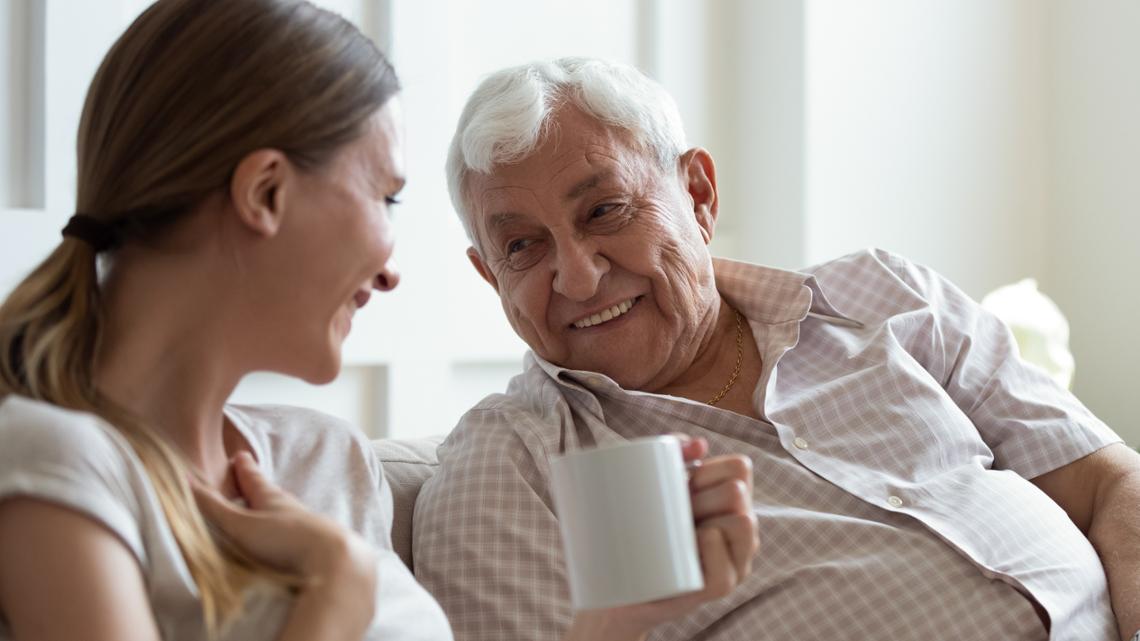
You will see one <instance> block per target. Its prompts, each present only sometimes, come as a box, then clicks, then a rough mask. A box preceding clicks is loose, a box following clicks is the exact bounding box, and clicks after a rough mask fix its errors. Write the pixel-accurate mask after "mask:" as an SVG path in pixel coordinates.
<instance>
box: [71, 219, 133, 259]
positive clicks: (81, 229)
mask: <svg viewBox="0 0 1140 641" xmlns="http://www.w3.org/2000/svg"><path fill="white" fill-rule="evenodd" d="M63 236H64V238H68V237H70V238H78V239H79V240H82V241H83V242H85V243H87V244H88V245H91V248H92V249H94V250H95V253H96V254H98V253H99V252H104V251H107V250H108V249H114V248H115V247H117V246H118V245H119V234H118V233H117V231H116V230H115V228H114V227H113V226H112V225H109V224H107V223H105V222H103V221H101V220H99V219H98V218H95V217H94V216H89V215H87V214H75V215H74V216H72V217H71V219H70V220H68V221H67V226H66V227H64V228H63Z"/></svg>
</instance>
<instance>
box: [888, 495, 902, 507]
mask: <svg viewBox="0 0 1140 641" xmlns="http://www.w3.org/2000/svg"><path fill="white" fill-rule="evenodd" d="M887 503H890V504H891V507H902V504H903V500H902V499H900V498H899V497H897V496H894V495H893V494H892V495H891V496H889V497H887Z"/></svg>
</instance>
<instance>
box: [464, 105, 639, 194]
mask: <svg viewBox="0 0 1140 641" xmlns="http://www.w3.org/2000/svg"><path fill="white" fill-rule="evenodd" d="M653 167H656V160H655V157H654V156H653V154H652V153H651V152H650V151H649V149H648V146H647V145H644V144H641V143H639V141H637V140H636V139H635V138H634V136H633V135H632V134H631V133H630V132H628V131H626V130H624V129H622V128H620V127H616V126H612V125H608V124H606V123H602V122H600V121H598V120H597V119H595V118H593V117H591V116H589V115H587V114H584V113H582V112H581V111H580V110H578V109H577V108H572V107H563V108H560V109H559V110H558V111H557V112H555V114H554V115H553V116H552V118H551V120H550V122H549V123H548V124H547V126H546V127H545V128H544V131H543V134H542V136H541V137H540V138H539V142H538V145H537V147H536V148H535V150H534V151H532V152H531V153H530V154H528V155H527V156H526V157H524V158H522V159H521V160H517V161H514V162H510V163H501V164H498V165H496V166H494V167H493V168H492V169H491V171H490V172H489V173H480V172H471V173H470V174H469V175H468V177H467V189H466V191H467V195H468V200H469V202H471V204H472V205H474V207H473V209H474V211H475V212H479V211H481V210H484V209H485V208H486V207H487V206H488V205H491V204H493V203H495V202H499V201H503V200H508V201H510V200H514V199H517V198H520V197H524V198H525V197H531V198H536V199H554V198H558V199H572V198H574V197H577V196H580V195H582V193H583V192H585V191H586V190H588V189H589V188H591V187H598V186H600V185H602V184H605V183H607V182H627V183H628V182H631V181H635V180H644V179H646V178H647V170H649V169H650V168H653Z"/></svg>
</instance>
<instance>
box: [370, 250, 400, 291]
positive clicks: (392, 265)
mask: <svg viewBox="0 0 1140 641" xmlns="http://www.w3.org/2000/svg"><path fill="white" fill-rule="evenodd" d="M399 284H400V272H399V271H397V270H396V262H395V261H394V260H392V259H391V258H389V259H388V262H387V263H386V264H385V265H384V269H382V270H380V273H378V274H376V278H375V279H373V281H372V286H373V287H374V288H376V289H378V290H380V291H382V292H390V291H392V290H393V289H396V285H399Z"/></svg>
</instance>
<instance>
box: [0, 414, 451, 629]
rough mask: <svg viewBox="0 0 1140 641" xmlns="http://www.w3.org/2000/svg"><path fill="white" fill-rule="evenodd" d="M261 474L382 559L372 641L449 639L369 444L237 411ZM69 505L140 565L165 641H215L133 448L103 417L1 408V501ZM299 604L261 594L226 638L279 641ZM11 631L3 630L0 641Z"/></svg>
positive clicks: (315, 424) (309, 424) (312, 425)
mask: <svg viewBox="0 0 1140 641" xmlns="http://www.w3.org/2000/svg"><path fill="white" fill-rule="evenodd" d="M225 412H226V416H227V417H228V418H229V419H230V420H231V422H232V423H233V424H234V425H235V426H236V427H237V429H238V430H239V431H240V432H241V434H242V435H243V436H244V437H245V439H246V440H247V441H248V442H249V444H250V446H251V448H252V449H253V452H254V454H255V455H256V457H257V460H258V464H259V465H260V467H261V470H262V472H263V473H264V474H265V475H266V476H267V477H268V478H270V479H272V480H273V481H274V482H275V483H277V484H278V485H279V486H281V487H282V488H284V489H285V490H286V491H288V492H290V493H292V494H293V495H295V496H296V497H297V498H298V499H300V500H301V502H302V503H304V504H305V505H306V506H307V507H308V508H309V509H311V510H314V511H316V512H319V513H321V514H324V515H326V516H328V517H330V518H332V519H334V520H335V521H336V522H338V523H341V524H342V525H344V526H346V527H349V528H351V529H352V530H354V531H356V532H358V533H359V534H361V535H362V536H363V537H364V538H365V539H367V540H368V541H370V542H371V543H372V544H373V545H374V546H375V547H376V548H377V549H378V550H379V551H380V567H379V573H378V576H379V588H378V591H377V596H376V616H375V618H374V619H373V622H372V626H371V627H370V629H369V630H368V633H367V634H366V635H365V639H368V640H370V641H371V640H377V641H378V640H380V639H384V640H385V641H440V640H443V641H449V640H450V639H451V638H452V636H451V630H450V628H449V626H448V624H447V620H446V619H445V617H444V614H443V611H442V610H441V609H440V608H439V606H438V605H437V604H436V602H435V601H434V600H433V599H432V598H431V596H430V595H429V594H428V593H427V592H426V591H425V590H424V589H423V588H422V587H420V585H419V584H418V583H416V581H415V579H414V578H412V575H411V574H410V573H409V572H408V570H407V568H406V567H405V566H404V564H403V563H402V562H401V561H400V559H399V557H398V556H396V553H395V552H393V551H392V543H391V537H390V528H391V525H392V492H391V489H390V488H389V487H388V483H387V481H386V480H385V478H384V474H383V472H382V470H381V469H380V462H379V461H378V460H377V459H376V457H375V455H374V454H373V452H372V448H371V447H370V446H369V443H368V441H367V440H365V439H364V437H363V436H362V435H360V434H359V433H358V432H356V431H355V430H353V429H352V428H351V427H350V426H349V425H347V424H346V423H344V422H343V421H340V420H338V419H335V418H332V417H330V416H326V415H324V414H321V413H319V412H314V411H311V410H306V409H301V408H296V407H286V406H257V407H254V406H228V407H226V410H225ZM13 496H26V497H34V498H39V499H43V500H45V501H50V502H52V503H56V504H59V505H63V506H66V507H68V508H71V509H73V510H76V511H77V512H80V513H82V514H84V515H86V516H88V517H90V518H92V519H94V520H96V521H98V522H100V523H101V524H103V525H104V526H105V527H107V529H109V530H110V531H111V532H113V533H115V535H117V536H118V537H119V538H120V539H122V541H123V543H124V544H125V545H126V546H127V548H128V549H130V550H131V552H133V553H134V555H135V557H136V558H137V559H138V562H139V565H140V566H141V568H142V572H143V576H144V578H145V581H146V586H147V590H148V592H149V597H150V602H151V607H152V610H153V612H154V616H155V619H156V620H157V622H158V628H159V630H160V631H161V633H162V637H163V639H165V640H167V641H175V640H177V641H182V640H198V639H205V638H206V634H205V629H204V624H203V619H202V610H201V606H200V602H199V600H198V591H197V587H196V586H195V584H194V582H193V580H192V579H191V577H190V573H189V570H188V569H187V567H186V562H185V560H184V559H183V557H182V553H181V551H180V550H179V548H178V544H177V543H176V542H175V540H174V536H173V534H172V533H171V531H170V526H169V523H168V522H167V520H166V516H165V515H164V513H163V511H162V507H161V506H160V505H159V502H158V499H157V497H156V496H155V490H154V486H153V484H152V483H151V481H150V478H149V477H148V476H147V474H146V471H145V470H144V468H143V466H142V463H141V462H140V461H139V458H138V456H137V455H136V454H135V452H134V450H133V449H132V448H131V447H130V446H129V445H128V444H127V441H126V440H125V439H124V438H123V437H122V435H120V434H119V433H118V432H117V431H116V430H115V429H114V428H112V427H110V426H109V425H108V424H107V423H106V422H105V421H103V420H102V419H100V418H98V417H95V416H93V415H91V414H86V413H80V412H73V411H68V410H64V409H61V408H59V407H56V406H54V405H50V404H47V403H42V402H39V401H33V400H29V399H26V398H22V397H17V396H9V397H8V398H7V399H6V400H5V401H4V402H3V403H0V501H2V500H4V499H5V498H9V497H13ZM289 606H290V598H289V597H288V596H286V595H285V594H284V593H283V592H281V591H268V590H259V591H257V593H256V594H255V595H254V596H252V597H251V598H250V599H249V601H248V605H247V607H246V609H245V611H244V612H243V613H242V615H241V616H240V617H239V618H238V619H237V620H236V621H235V622H234V623H233V625H232V626H231V627H230V628H229V629H227V630H226V633H225V635H224V636H223V638H224V639H234V640H237V639H241V640H243V641H261V640H265V641H271V640H272V639H275V638H276V637H277V636H278V633H279V631H280V626H281V625H282V624H283V623H284V620H285V616H286V614H287V613H288V610H289ZM9 639H11V633H10V631H9V630H8V628H7V626H6V625H4V622H3V621H0V641H9Z"/></svg>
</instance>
